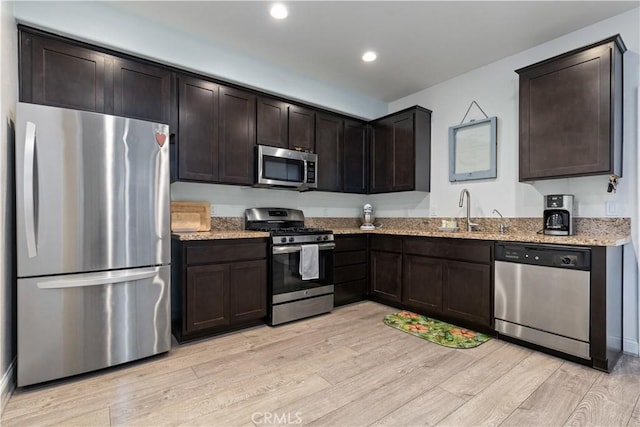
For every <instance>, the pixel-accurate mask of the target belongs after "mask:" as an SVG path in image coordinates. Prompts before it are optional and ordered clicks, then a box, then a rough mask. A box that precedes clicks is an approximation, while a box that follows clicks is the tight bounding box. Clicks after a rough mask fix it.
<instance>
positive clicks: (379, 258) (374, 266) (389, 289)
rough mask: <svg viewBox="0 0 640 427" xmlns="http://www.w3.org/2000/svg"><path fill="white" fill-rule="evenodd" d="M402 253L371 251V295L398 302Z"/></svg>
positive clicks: (400, 287) (400, 289) (400, 286)
mask: <svg viewBox="0 0 640 427" xmlns="http://www.w3.org/2000/svg"><path fill="white" fill-rule="evenodd" d="M401 291H402V254H399V253H398V254H396V253H391V252H378V251H371V295H374V296H376V297H378V298H380V299H383V300H385V301H388V302H400V296H401V294H400V293H401Z"/></svg>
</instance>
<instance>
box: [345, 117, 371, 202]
mask: <svg viewBox="0 0 640 427" xmlns="http://www.w3.org/2000/svg"><path fill="white" fill-rule="evenodd" d="M366 134H367V132H366V127H365V125H364V123H361V122H357V121H352V120H345V121H344V143H343V157H342V158H343V169H344V172H343V173H344V175H343V176H344V181H343V183H344V185H343V191H344V192H345V193H361V194H364V193H366V192H367V164H368V158H367V138H366Z"/></svg>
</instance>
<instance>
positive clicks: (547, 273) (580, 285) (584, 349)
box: [494, 242, 591, 359]
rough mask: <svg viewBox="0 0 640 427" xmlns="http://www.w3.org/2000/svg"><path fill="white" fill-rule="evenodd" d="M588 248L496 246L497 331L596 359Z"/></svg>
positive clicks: (497, 244)
mask: <svg viewBox="0 0 640 427" xmlns="http://www.w3.org/2000/svg"><path fill="white" fill-rule="evenodd" d="M590 270H591V250H590V249H587V248H580V247H572V246H558V245H542V244H524V243H503V242H497V243H496V244H495V294H494V315H495V328H496V331H497V332H498V333H499V334H501V335H506V336H510V337H514V338H517V339H519V340H522V341H526V342H530V343H533V344H537V345H540V346H542V347H546V348H550V349H553V350H557V351H561V352H563V353H567V354H570V355H574V356H577V357H580V358H582V359H590V358H591V357H590V347H589V294H590V292H589V290H590V280H591V273H590Z"/></svg>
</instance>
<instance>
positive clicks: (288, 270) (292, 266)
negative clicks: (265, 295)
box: [271, 242, 336, 304]
mask: <svg viewBox="0 0 640 427" xmlns="http://www.w3.org/2000/svg"><path fill="white" fill-rule="evenodd" d="M335 246H336V245H335V243H332V242H331V243H329V242H328V243H319V244H318V271H319V277H318V278H317V279H313V280H302V277H301V276H300V251H301V245H287V246H274V247H273V251H272V262H271V297H272V301H271V302H272V304H280V303H283V302H288V301H295V300H298V299H302V298H310V297H313V296H318V295H326V294H329V293H333V248H335Z"/></svg>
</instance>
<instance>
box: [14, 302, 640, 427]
mask: <svg viewBox="0 0 640 427" xmlns="http://www.w3.org/2000/svg"><path fill="white" fill-rule="evenodd" d="M393 311H394V309H392V308H389V307H385V306H383V305H380V304H376V303H373V302H364V303H359V304H355V305H351V306H347V307H343V308H340V309H337V310H335V311H334V312H333V313H332V314H330V315H324V316H319V317H315V318H312V319H308V320H305V321H300V322H295V323H291V324H288V325H283V326H279V327H276V328H270V327H267V326H261V327H257V328H253V329H250V330H246V331H244V332H240V333H235V334H230V335H226V336H222V337H217V338H212V339H207V340H203V341H199V342H197V343H193V344H188V345H181V346H175V347H174V348H173V350H172V351H171V353H170V354H169V355H168V356H160V357H155V358H151V359H149V360H145V361H143V362H136V363H133V364H128V365H126V366H124V367H120V368H115V369H109V370H105V371H102V372H99V373H96V374H91V375H84V376H81V377H76V378H73V379H71V380H64V381H58V382H56V383H51V384H48V385H46V386H41V387H35V388H30V389H27V390H20V391H17V392H16V393H15V394H14V395H13V396H12V397H11V399H10V400H9V403H8V404H7V407H6V410H5V412H4V413H3V414H2V419H1V421H2V425H7V426H40V425H63V426H78V425H80V426H94V425H95V426H102V425H104V426H109V425H111V426H121V425H122V426H124V425H129V426H162V425H185V426H227V425H229V426H231V425H240V426H251V425H256V426H262V425H273V424H293V425H300V424H303V425H335V426H361V425H362V426H364V425H380V426H393V425H397V426H411V425H447V426H464V425H474V426H475V425H502V426H534V425H535V426H540V425H544V426H555V425H558V426H560V425H580V426H584V425H598V426H634V427H640V403H639V401H638V400H639V397H640V359H637V358H633V357H630V356H625V357H624V358H623V359H622V360H621V361H620V363H619V364H618V366H617V368H616V370H615V371H614V372H613V373H611V374H604V373H601V372H598V371H595V370H593V369H590V368H586V367H584V366H581V365H577V364H574V363H571V362H566V361H563V360H561V359H558V358H555V357H552V356H548V355H545V354H542V353H539V352H535V351H532V350H528V349H525V348H522V347H519V346H516V345H512V344H509V343H506V342H504V341H500V340H495V339H494V340H491V341H489V342H487V343H485V344H483V345H481V346H479V347H477V348H475V349H470V350H454V349H448V348H445V347H441V346H438V345H436V344H432V343H430V342H427V341H424V340H421V339H418V338H416V337H413V336H411V335H408V334H405V333H402V332H400V331H397V330H395V329H392V328H390V327H388V326H386V325H384V324H383V323H382V317H383V316H384V314H388V313H392V312H393Z"/></svg>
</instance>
